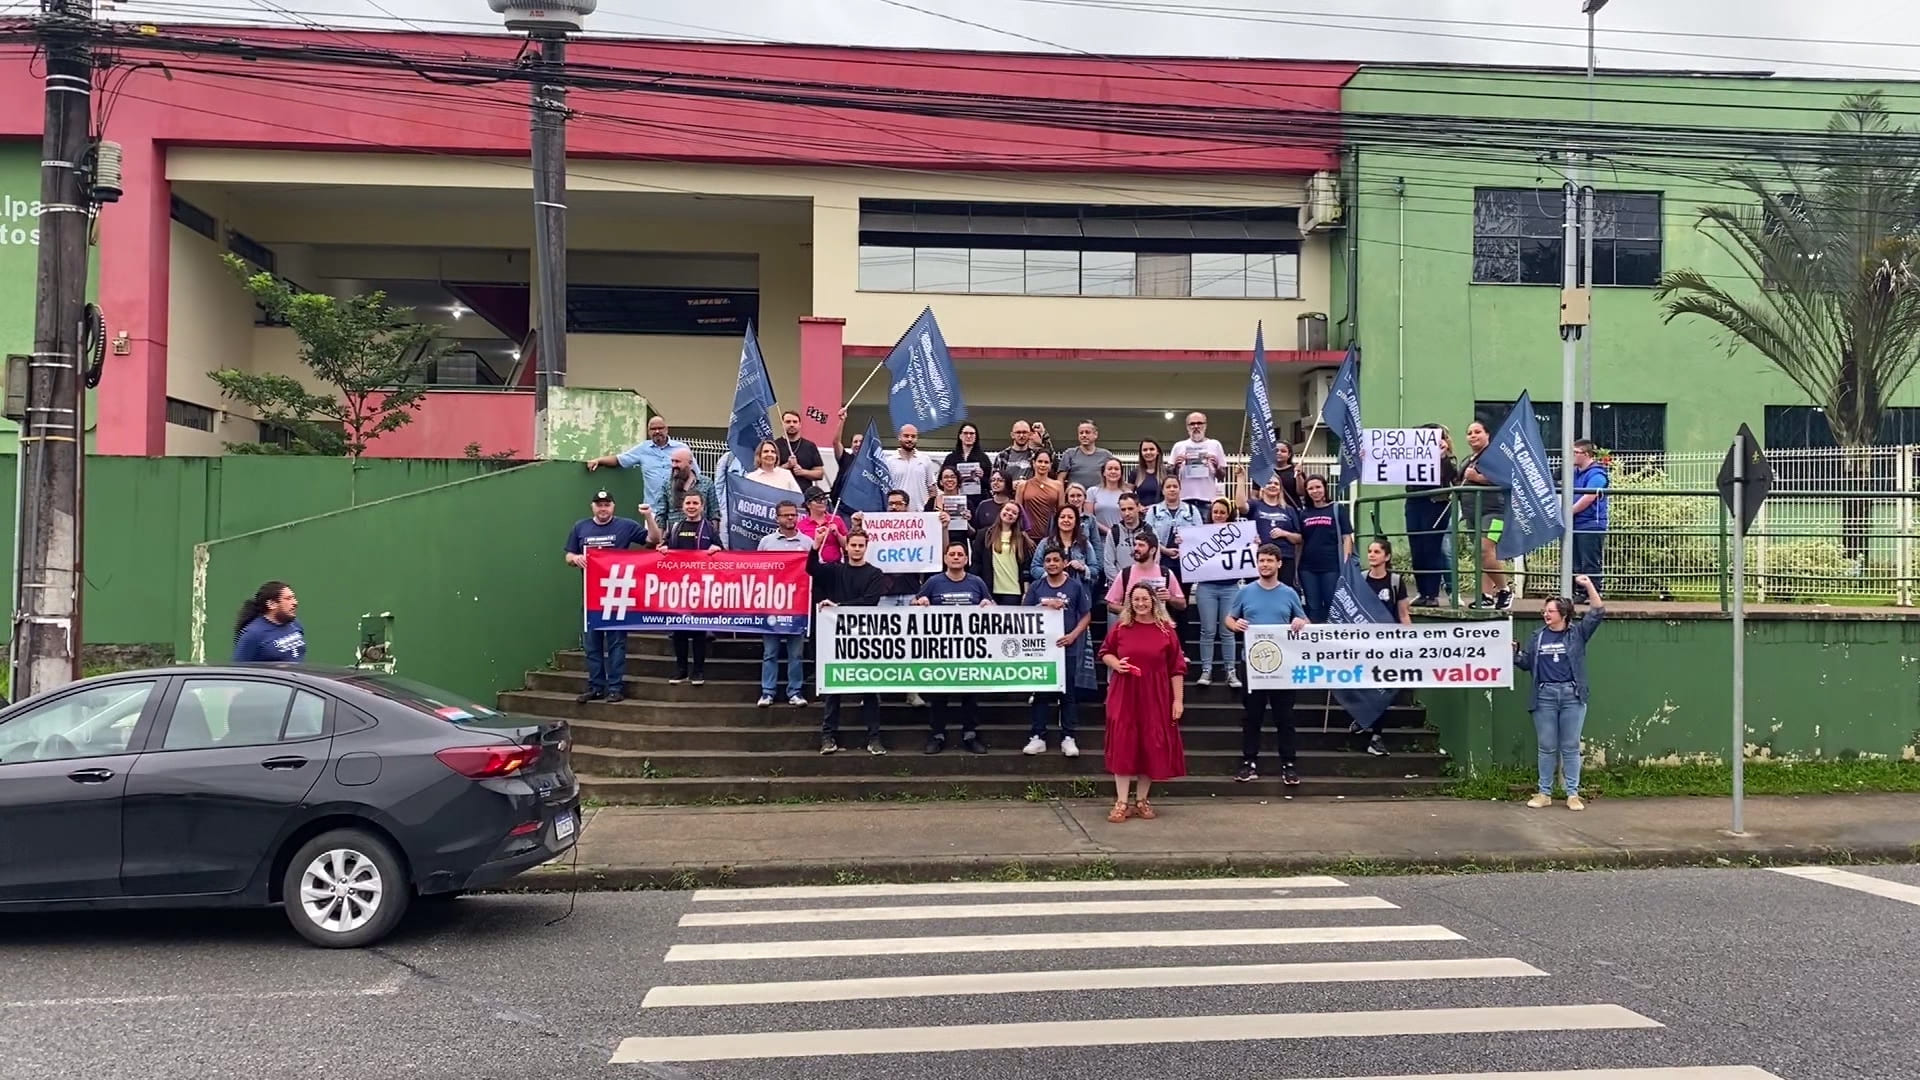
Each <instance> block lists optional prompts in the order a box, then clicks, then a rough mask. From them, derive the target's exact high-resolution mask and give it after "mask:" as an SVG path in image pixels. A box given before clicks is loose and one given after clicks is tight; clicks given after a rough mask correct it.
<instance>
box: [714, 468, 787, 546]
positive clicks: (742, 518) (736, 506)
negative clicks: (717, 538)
mask: <svg viewBox="0 0 1920 1080" xmlns="http://www.w3.org/2000/svg"><path fill="white" fill-rule="evenodd" d="M726 498H727V505H726V507H725V514H724V516H725V517H726V519H727V548H728V549H729V550H731V551H754V550H756V549H758V548H759V547H760V538H761V537H763V536H765V535H767V534H768V533H770V532H772V531H773V530H774V529H775V528H776V527H777V526H778V525H779V522H778V521H777V520H775V519H776V518H777V517H778V516H779V508H780V504H781V503H783V502H790V503H793V504H794V505H795V506H796V507H797V506H799V505H800V496H798V495H795V494H794V493H793V492H791V491H788V490H787V489H786V488H777V487H774V486H772V485H771V484H763V483H761V482H760V481H758V480H749V479H747V478H746V477H745V476H730V477H728V478H727V495H726Z"/></svg>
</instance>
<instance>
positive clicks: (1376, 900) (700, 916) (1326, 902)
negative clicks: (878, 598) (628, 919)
mask: <svg viewBox="0 0 1920 1080" xmlns="http://www.w3.org/2000/svg"><path fill="white" fill-rule="evenodd" d="M1398 907H1399V905H1398V904H1394V903H1391V902H1389V901H1386V900H1382V899H1381V898H1380V897H1377V896H1277V897H1237V898H1232V899H1226V900H1193V899H1187V900H1068V901H1061V902H1054V903H1033V904H925V905H912V904H909V905H905V906H901V907H864V908H831V907H829V908H771V909H769V908H761V909H757V910H743V911H695V912H691V913H689V914H686V915H682V916H680V925H681V926H773V925H777V924H780V923H823V922H916V921H919V920H923V919H924V920H928V921H933V920H939V919H1028V918H1040V917H1046V916H1063V915H1211V914H1223V913H1229V912H1244V911H1387V910H1393V909H1397V908H1398Z"/></svg>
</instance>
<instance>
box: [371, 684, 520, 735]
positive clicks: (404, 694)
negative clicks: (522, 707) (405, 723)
mask: <svg viewBox="0 0 1920 1080" xmlns="http://www.w3.org/2000/svg"><path fill="white" fill-rule="evenodd" d="M341 681H342V682H344V683H346V684H347V685H348V686H353V687H358V688H359V689H361V690H365V691H366V692H367V693H369V694H377V695H379V696H380V697H383V698H386V699H387V700H388V701H397V702H399V703H400V704H402V705H405V706H406V707H408V708H409V709H413V710H415V711H417V712H423V713H426V714H427V715H429V716H437V717H439V718H440V719H442V720H446V721H449V722H451V723H455V724H465V723H471V722H472V721H474V720H484V719H487V718H489V717H494V716H498V715H500V713H499V711H498V710H495V709H489V708H487V707H486V706H485V705H479V704H475V703H474V702H471V701H468V700H467V699H465V698H463V697H461V696H460V695H459V694H456V693H453V692H452V691H450V690H442V689H440V688H439V687H437V686H428V685H427V684H426V683H423V682H415V681H414V680H412V679H403V678H401V677H400V676H398V675H355V676H353V677H352V678H349V679H342V680H341Z"/></svg>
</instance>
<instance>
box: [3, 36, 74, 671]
mask: <svg viewBox="0 0 1920 1080" xmlns="http://www.w3.org/2000/svg"><path fill="white" fill-rule="evenodd" d="M92 15H93V11H92V4H91V0H42V4H41V18H40V23H39V38H40V46H41V48H42V49H43V50H44V52H45V64H46V78H45V80H44V85H45V88H46V92H45V102H46V117H45V126H44V127H43V128H42V129H41V141H40V146H41V149H40V159H41V160H40V251H39V266H38V272H37V279H36V281H35V289H36V292H35V300H34V309H33V352H32V353H30V354H28V356H27V357H26V358H25V364H24V367H25V369H26V370H25V372H24V377H23V378H21V379H20V381H21V382H23V383H24V385H25V390H26V401H25V408H24V411H23V412H22V414H21V419H20V451H19V470H20V475H19V486H18V492H17V497H18V500H19V504H18V507H17V509H16V511H15V516H14V522H15V532H14V573H13V627H12V637H11V639H10V640H9V642H8V656H7V659H8V666H9V668H10V675H11V678H12V680H13V681H12V686H11V696H12V698H13V700H15V701H19V700H22V699H24V698H27V697H30V696H32V695H35V694H41V693H45V692H46V691H49V690H53V689H56V688H58V687H61V686H64V685H66V684H67V683H69V682H72V681H73V680H75V679H77V678H79V677H80V640H79V631H80V599H81V595H80V593H81V579H80V552H81V491H80V466H81V461H80V456H81V452H82V443H81V440H82V438H83V437H84V417H83V416H82V415H81V390H80V384H81V380H82V377H83V375H82V365H83V363H84V360H83V358H82V356H81V344H80V342H81V326H80V324H81V321H82V319H83V317H84V310H85V306H86V298H87V240H88V234H89V232H91V225H92V221H93V200H92V194H91V192H92V180H91V174H92V171H93V166H92V163H91V161H90V158H91V151H92V131H91V127H92V123H93V59H92V55H91V52H90V50H89V49H88V47H87V42H88V36H89V29H88V26H89V23H90V21H91V19H92ZM11 363H13V362H12V361H10V364H11ZM19 374H20V373H10V375H15V376H16V377H18V375H19Z"/></svg>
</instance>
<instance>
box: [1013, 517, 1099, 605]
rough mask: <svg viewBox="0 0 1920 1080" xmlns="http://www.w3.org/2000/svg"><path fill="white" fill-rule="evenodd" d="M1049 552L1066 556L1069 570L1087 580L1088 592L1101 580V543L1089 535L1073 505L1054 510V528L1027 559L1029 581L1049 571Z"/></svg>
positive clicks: (1035, 579) (1073, 574)
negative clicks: (1047, 563) (1047, 560)
mask: <svg viewBox="0 0 1920 1080" xmlns="http://www.w3.org/2000/svg"><path fill="white" fill-rule="evenodd" d="M1048 551H1058V552H1059V553H1060V554H1061V556H1062V557H1064V558H1065V559H1066V561H1067V573H1069V574H1071V575H1072V576H1074V577H1075V578H1078V579H1079V580H1080V581H1082V582H1084V583H1085V584H1086V586H1087V589H1088V591H1089V593H1091V591H1092V589H1093V588H1094V586H1096V585H1098V584H1099V583H1100V576H1101V566H1100V545H1099V544H1096V543H1094V542H1093V538H1092V537H1090V536H1088V535H1087V530H1086V526H1085V524H1083V523H1082V521H1081V519H1080V511H1079V510H1077V509H1075V508H1074V507H1073V506H1071V505H1069V506H1063V507H1061V508H1060V509H1059V510H1056V511H1054V515H1053V529H1052V531H1050V532H1048V533H1047V538H1046V539H1045V540H1042V541H1040V543H1039V545H1038V546H1037V547H1035V548H1034V549H1033V557H1032V558H1031V559H1030V560H1029V561H1028V564H1027V578H1028V580H1030V581H1038V580H1039V579H1040V578H1041V576H1042V575H1044V574H1045V573H1046V569H1045V567H1046V563H1045V560H1046V557H1047V552H1048Z"/></svg>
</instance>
